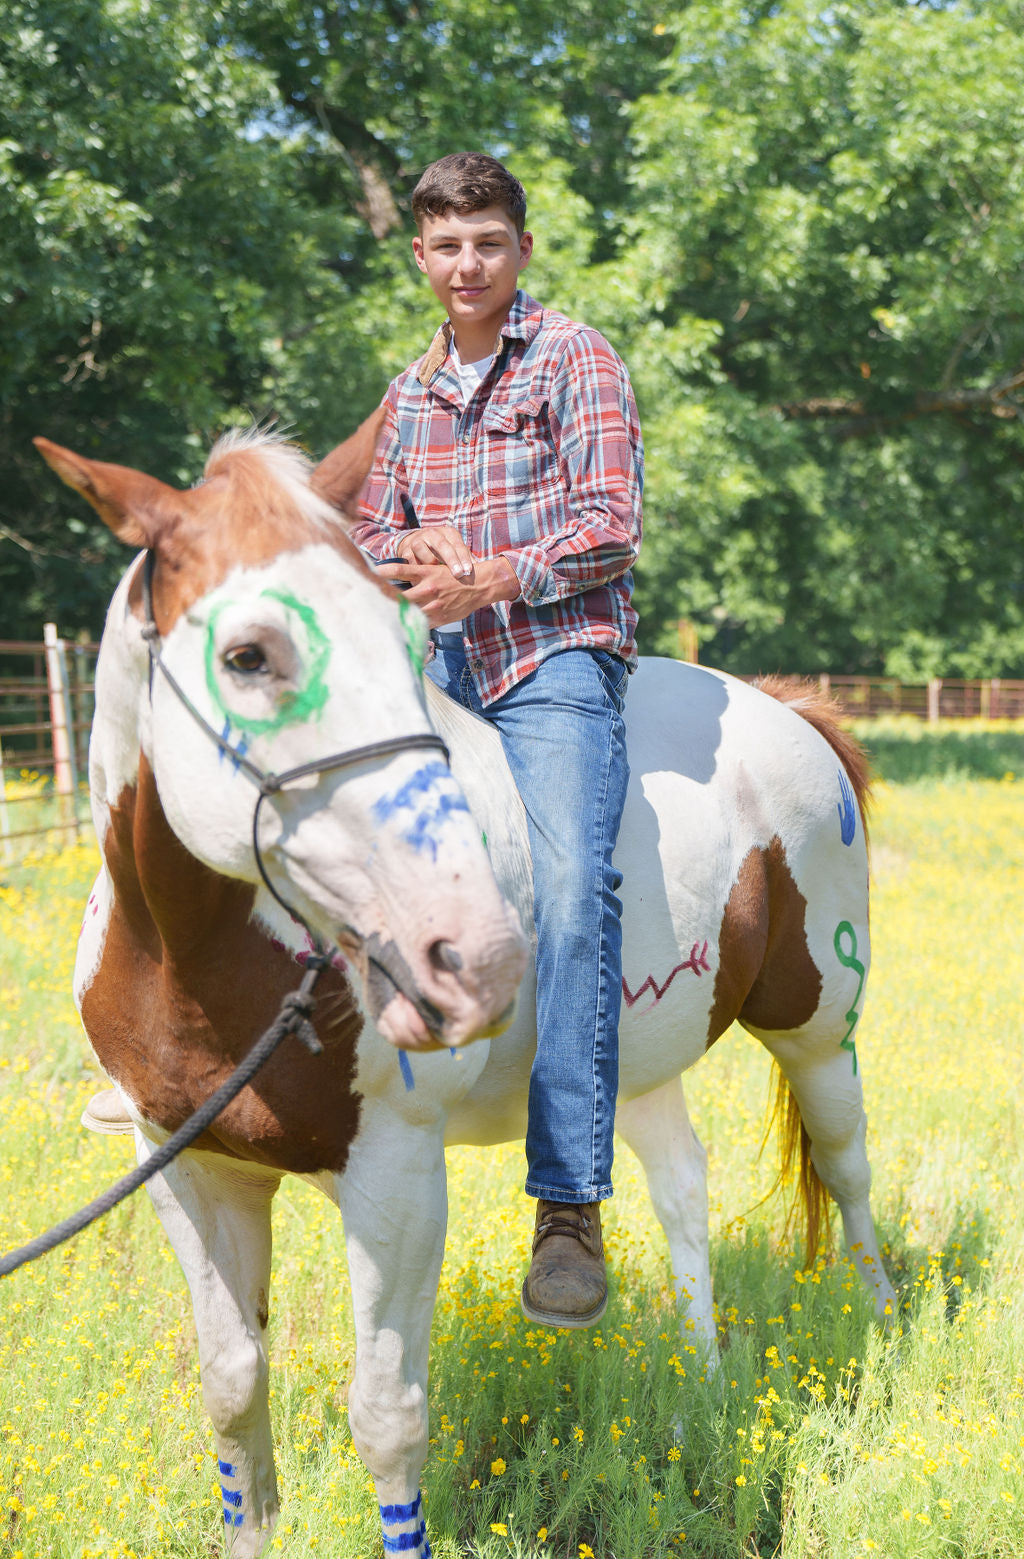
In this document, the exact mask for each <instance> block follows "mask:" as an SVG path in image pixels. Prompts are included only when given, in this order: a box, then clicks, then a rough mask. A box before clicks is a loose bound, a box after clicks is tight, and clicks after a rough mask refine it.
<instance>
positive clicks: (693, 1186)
mask: <svg viewBox="0 0 1024 1559" xmlns="http://www.w3.org/2000/svg"><path fill="white" fill-rule="evenodd" d="M615 1129H616V1130H617V1131H618V1133H619V1135H620V1136H621V1137H622V1139H623V1140H624V1141H625V1142H626V1143H627V1145H628V1146H629V1147H631V1148H632V1150H633V1152H634V1153H635V1154H636V1156H637V1158H638V1159H639V1160H640V1163H641V1164H642V1165H643V1168H644V1173H645V1174H646V1176H647V1185H648V1188H649V1190H650V1193H651V1202H652V1203H653V1206H654V1211H655V1212H656V1213H657V1215H658V1219H659V1221H660V1223H661V1226H662V1228H663V1229H664V1230H665V1237H666V1239H667V1240H668V1245H669V1252H670V1254H671V1258H672V1272H673V1283H674V1286H675V1291H676V1299H677V1301H678V1304H679V1311H680V1316H681V1321H682V1326H683V1329H684V1331H686V1332H688V1333H690V1334H691V1335H692V1336H694V1337H695V1339H696V1340H697V1341H698V1343H703V1344H704V1346H705V1348H706V1350H707V1356H708V1358H709V1360H710V1359H714V1360H717V1340H716V1334H715V1314H714V1303H713V1300H712V1294H711V1266H710V1261H709V1256H708V1179H707V1164H708V1156H707V1153H706V1152H705V1150H704V1147H703V1145H702V1143H701V1142H700V1140H699V1138H698V1136H697V1133H696V1132H695V1131H694V1129H693V1126H692V1124H691V1122H690V1116H689V1112H688V1111H687V1108H686V1099H685V1097H684V1095H683V1085H682V1081H681V1079H680V1078H678V1077H674V1078H672V1079H671V1081H670V1082H667V1083H664V1084H663V1085H662V1086H661V1087H660V1088H656V1089H654V1090H653V1091H652V1092H651V1093H646V1094H642V1095H641V1096H640V1097H639V1098H637V1099H630V1100H627V1101H623V1100H620V1101H619V1103H618V1106H617V1108H616V1114H615Z"/></svg>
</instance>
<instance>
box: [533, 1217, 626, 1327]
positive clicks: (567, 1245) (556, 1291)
mask: <svg viewBox="0 0 1024 1559" xmlns="http://www.w3.org/2000/svg"><path fill="white" fill-rule="evenodd" d="M607 1303H608V1283H607V1280H606V1278H605V1272H604V1245H603V1243H602V1241H601V1204H600V1202H538V1203H537V1226H536V1229H535V1232H534V1236H533V1260H532V1261H531V1263H530V1270H529V1272H528V1273H527V1274H526V1281H525V1283H524V1284H523V1291H522V1294H521V1295H520V1304H521V1305H522V1307H523V1314H524V1315H525V1316H526V1319H527V1320H528V1321H539V1322H540V1324H541V1325H542V1326H593V1324H594V1322H595V1321H599V1320H600V1319H601V1317H602V1316H603V1315H604V1309H605V1305H606V1304H607Z"/></svg>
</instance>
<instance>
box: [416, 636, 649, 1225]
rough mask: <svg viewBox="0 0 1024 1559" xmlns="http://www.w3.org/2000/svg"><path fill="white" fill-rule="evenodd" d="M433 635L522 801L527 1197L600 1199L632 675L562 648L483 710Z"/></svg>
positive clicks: (611, 659) (607, 1172)
mask: <svg viewBox="0 0 1024 1559" xmlns="http://www.w3.org/2000/svg"><path fill="white" fill-rule="evenodd" d="M433 637H434V643H435V647H436V648H435V655H434V658H433V659H432V660H431V661H429V662H428V664H427V675H428V676H429V677H430V678H431V679H432V681H434V682H435V683H436V684H437V686H438V687H439V688H441V690H442V691H443V692H445V693H447V694H448V695H449V696H450V697H451V698H454V699H455V700H456V701H457V702H458V703H460V704H462V705H464V706H465V708H467V709H470V710H472V711H473V713H474V714H476V715H482V716H483V718H484V719H485V720H490V721H491V722H492V723H493V724H494V725H495V726H497V728H498V732H499V734H500V736H501V742H502V746H503V747H504V749H505V757H506V758H507V760H508V765H509V768H510V769H511V771H512V777H513V779H514V780H515V782H516V786H517V788H518V791H519V794H520V796H521V797H522V800H523V805H524V806H525V808H526V817H527V823H528V826H529V834H530V850H531V852H532V855H533V893H534V922H535V926H536V932H537V1055H536V1059H535V1060H534V1063H533V1070H532V1072H531V1074H530V1103H529V1120H528V1124H527V1132H526V1162H527V1177H526V1191H527V1194H528V1195H530V1196H535V1197H542V1198H544V1200H546V1201H552V1202H598V1201H602V1200H603V1199H604V1198H606V1197H609V1196H611V1194H612V1178H611V1176H612V1133H613V1131H614V1127H615V1096H616V1092H617V1090H618V1081H619V1007H620V1004H621V1001H622V928H621V916H622V905H621V903H620V901H619V899H618V898H617V896H616V895H617V890H618V888H619V885H620V883H621V882H622V877H621V874H620V873H619V872H617V871H616V870H615V868H614V866H613V865H612V851H613V850H614V848H615V840H616V837H617V836H618V832H619V822H620V819H621V817H622V807H623V803H624V801H625V797H626V781H627V779H628V778H629V765H628V763H627V761H626V743H625V731H624V726H623V720H622V706H623V700H624V697H625V692H626V681H627V676H628V673H627V671H626V667H625V665H624V664H623V662H622V661H621V660H619V659H618V658H617V657H616V656H614V655H608V654H606V653H605V652H604V651H603V650H563V651H561V652H560V653H559V654H557V655H551V656H549V657H548V659H547V660H544V661H542V662H541V664H540V665H539V666H538V668H537V670H536V671H534V672H531V674H530V675H529V676H528V677H525V678H524V679H523V681H522V682H519V683H517V684H516V686H515V687H514V688H512V690H511V691H510V692H508V693H506V694H505V695H504V696H503V697H502V698H499V699H497V700H496V701H495V702H494V703H493V704H488V705H486V706H484V705H482V704H481V702H480V697H479V694H478V693H477V690H476V687H475V685H474V683H473V678H472V673H471V672H470V669H469V666H468V665H467V662H466V653H465V647H464V645H463V641H462V636H461V634H452V633H436V632H435V634H434V636H433ZM497 1043H499V1044H500V1041H497Z"/></svg>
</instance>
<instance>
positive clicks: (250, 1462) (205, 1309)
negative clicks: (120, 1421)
mask: <svg viewBox="0 0 1024 1559" xmlns="http://www.w3.org/2000/svg"><path fill="white" fill-rule="evenodd" d="M136 1141H137V1145H138V1150H139V1158H140V1161H141V1160H143V1159H145V1158H146V1157H147V1156H148V1144H147V1143H146V1142H145V1140H144V1139H142V1138H141V1137H140V1136H139V1135H138V1134H137V1136H136ZM279 1183H280V1176H276V1175H274V1174H273V1173H271V1172H268V1171H266V1170H259V1169H256V1168H254V1167H253V1166H243V1165H241V1164H239V1163H237V1162H236V1161H234V1160H228V1159H223V1160H221V1159H219V1158H218V1156H217V1155H214V1154H202V1155H199V1154H195V1153H184V1154H182V1156H181V1157H180V1158H178V1159H175V1161H174V1162H173V1163H172V1164H170V1165H169V1166H168V1167H167V1169H165V1170H164V1172H163V1174H161V1175H155V1176H154V1177H153V1179H152V1180H151V1181H150V1182H149V1185H148V1189H149V1193H150V1196H151V1198H152V1201H153V1204H154V1206H155V1207H156V1210H157V1213H158V1215H159V1217H160V1222H161V1223H162V1224H163V1227H164V1231H165V1233H166V1234H167V1237H168V1239H169V1240H170V1242H171V1245H172V1247H173V1249H174V1253H175V1255H176V1256H177V1258H178V1260H179V1262H180V1263H181V1266H182V1270H183V1271H184V1273H185V1278H186V1280H187V1282H188V1286H189V1290H190V1292H191V1295H192V1307H193V1310H194V1312H195V1320H196V1333H197V1336H198V1341H199V1365H200V1375H201V1378H202V1384H203V1399H204V1401H205V1403H206V1408H207V1411H208V1413H209V1414H210V1418H211V1419H212V1421H213V1427H214V1432H215V1435H216V1441H217V1458H218V1463H219V1474H220V1485H221V1493H222V1496H223V1501H224V1510H223V1526H224V1534H225V1539H226V1542H227V1547H228V1552H229V1553H230V1554H231V1556H232V1559H255V1556H256V1555H258V1554H260V1553H262V1552H263V1551H264V1549H265V1547H266V1546H267V1544H268V1543H269V1540H270V1537H271V1534H272V1532H273V1529H274V1525H275V1523H276V1521H277V1516H278V1498H277V1478H276V1475H275V1472H274V1448H273V1442H272V1439H271V1430H270V1412H269V1403H268V1395H269V1393H268V1386H269V1364H268V1359H267V1344H266V1327H267V1295H268V1293H269V1290H270V1249H271V1236H270V1204H271V1201H272V1199H273V1196H274V1192H275V1191H276V1190H277V1187H278V1185H279Z"/></svg>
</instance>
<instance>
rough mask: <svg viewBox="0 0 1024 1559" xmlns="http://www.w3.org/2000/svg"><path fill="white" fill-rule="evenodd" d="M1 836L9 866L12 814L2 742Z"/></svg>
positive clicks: (0, 784)
mask: <svg viewBox="0 0 1024 1559" xmlns="http://www.w3.org/2000/svg"><path fill="white" fill-rule="evenodd" d="M0 835H2V837H3V841H4V861H5V863H6V864H7V865H8V866H9V865H10V864H11V862H12V861H13V860H14V851H13V849H12V848H11V814H10V812H9V810H8V807H7V772H6V770H5V769H4V744H3V742H2V741H0Z"/></svg>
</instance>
